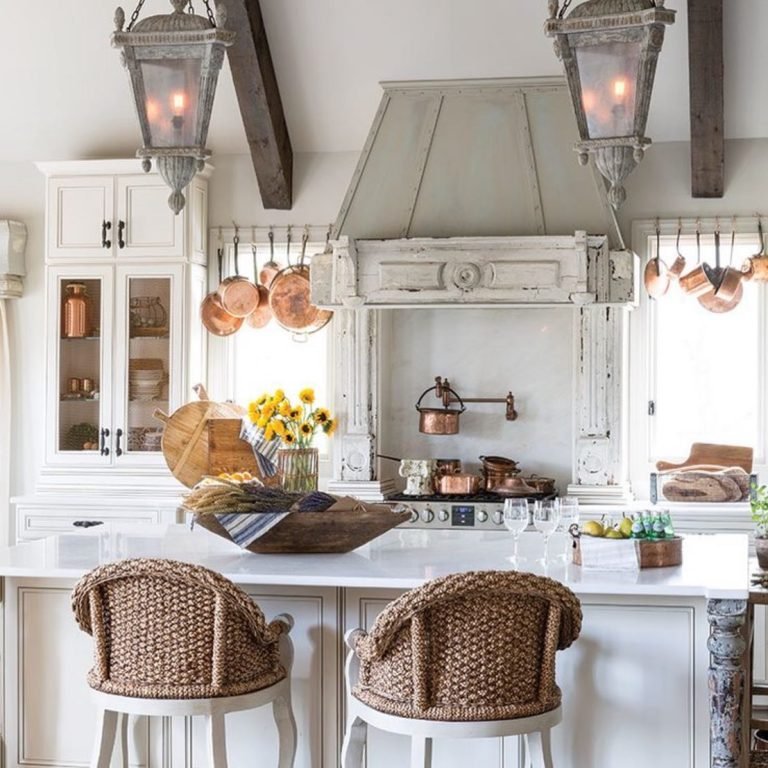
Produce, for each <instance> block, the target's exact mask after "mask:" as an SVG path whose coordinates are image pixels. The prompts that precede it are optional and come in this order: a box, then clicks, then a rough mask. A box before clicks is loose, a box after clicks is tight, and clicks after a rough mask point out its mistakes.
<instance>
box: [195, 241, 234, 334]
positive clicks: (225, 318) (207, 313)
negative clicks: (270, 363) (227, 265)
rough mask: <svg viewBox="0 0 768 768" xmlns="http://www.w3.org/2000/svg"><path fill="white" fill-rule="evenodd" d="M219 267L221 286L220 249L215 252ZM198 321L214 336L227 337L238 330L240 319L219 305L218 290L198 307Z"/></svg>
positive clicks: (222, 256)
mask: <svg viewBox="0 0 768 768" xmlns="http://www.w3.org/2000/svg"><path fill="white" fill-rule="evenodd" d="M216 256H217V259H218V265H219V285H221V268H222V260H223V258H224V254H223V251H222V249H221V248H219V249H218V250H217V251H216ZM200 320H201V321H202V323H203V325H204V326H205V328H206V330H207V331H208V332H209V333H212V334H213V335H214V336H229V335H231V334H233V333H235V332H236V331H238V330H239V329H240V326H242V324H243V318H242V317H234V316H233V315H230V314H229V312H227V310H226V309H224V307H223V306H222V304H221V297H220V296H219V293H218V289H217V290H215V291H211V292H210V293H209V294H208V295H207V296H206V297H205V298H204V299H203V301H202V303H201V305H200Z"/></svg>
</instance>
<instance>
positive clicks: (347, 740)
mask: <svg viewBox="0 0 768 768" xmlns="http://www.w3.org/2000/svg"><path fill="white" fill-rule="evenodd" d="M367 739H368V723H366V722H365V720H362V719H361V718H359V717H351V718H350V719H349V720H348V722H347V731H346V733H345V734H344V742H343V743H342V745H341V768H361V766H362V764H363V750H364V749H365V743H366V741H367Z"/></svg>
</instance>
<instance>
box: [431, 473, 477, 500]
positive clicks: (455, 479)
mask: <svg viewBox="0 0 768 768" xmlns="http://www.w3.org/2000/svg"><path fill="white" fill-rule="evenodd" d="M480 480H481V478H480V475H471V474H469V473H466V472H453V473H446V474H444V475H440V476H439V477H438V478H436V481H435V490H436V492H437V493H441V494H447V495H451V496H459V495H461V496H472V495H474V494H475V493H477V492H478V491H479V490H480Z"/></svg>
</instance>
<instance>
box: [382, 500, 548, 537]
mask: <svg viewBox="0 0 768 768" xmlns="http://www.w3.org/2000/svg"><path fill="white" fill-rule="evenodd" d="M544 498H554V494H549V495H547V494H543V493H541V494H535V495H532V496H530V497H528V501H534V500H535V499H544ZM386 503H387V504H393V505H394V504H398V505H400V506H403V507H406V508H408V509H409V510H410V512H411V519H410V520H406V521H405V522H404V523H401V524H400V526H399V527H400V528H429V529H435V530H439V529H462V528H463V529H469V530H482V531H489V530H495V531H504V530H506V529H505V528H504V497H503V496H500V495H499V494H497V493H491V492H490V491H481V492H480V493H476V494H474V495H472V496H453V495H451V496H443V495H440V494H433V495H430V496H408V495H406V494H404V493H400V494H396V495H394V496H390V497H388V498H387V502H386Z"/></svg>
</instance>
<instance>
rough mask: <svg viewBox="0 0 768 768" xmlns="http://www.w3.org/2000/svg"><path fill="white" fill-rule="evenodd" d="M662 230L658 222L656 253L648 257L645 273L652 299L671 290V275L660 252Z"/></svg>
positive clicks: (647, 287) (644, 280) (644, 278)
mask: <svg viewBox="0 0 768 768" xmlns="http://www.w3.org/2000/svg"><path fill="white" fill-rule="evenodd" d="M660 236H661V232H660V230H659V225H658V223H657V224H656V254H655V255H654V257H653V258H651V259H648V263H647V264H646V265H645V272H644V274H643V282H644V284H645V290H646V291H648V295H649V296H650V297H651V298H652V299H658V298H660V297H661V296H663V295H664V294H665V293H666V292H667V291H668V290H669V275H668V274H667V265H666V264H665V263H664V262H663V261H662V260H661V256H660V254H659V241H660V239H661V238H660Z"/></svg>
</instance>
